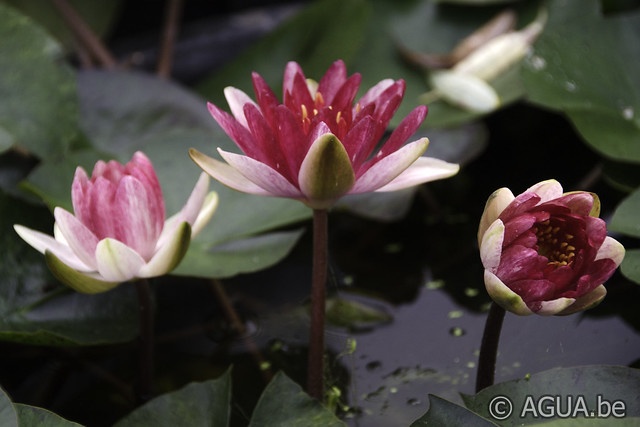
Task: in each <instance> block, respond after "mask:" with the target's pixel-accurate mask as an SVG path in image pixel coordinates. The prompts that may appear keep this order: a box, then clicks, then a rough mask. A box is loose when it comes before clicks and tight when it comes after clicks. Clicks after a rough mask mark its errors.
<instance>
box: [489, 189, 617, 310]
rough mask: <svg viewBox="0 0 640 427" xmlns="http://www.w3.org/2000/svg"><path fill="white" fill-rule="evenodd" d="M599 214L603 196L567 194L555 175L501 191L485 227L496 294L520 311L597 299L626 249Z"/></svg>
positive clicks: (573, 306) (575, 306) (578, 306)
mask: <svg viewBox="0 0 640 427" xmlns="http://www.w3.org/2000/svg"><path fill="white" fill-rule="evenodd" d="M599 213H600V202H599V199H598V197H597V195H595V194H593V193H589V192H585V191H575V192H569V193H563V190H562V186H561V185H560V183H558V182H557V181H555V180H547V181H543V182H540V183H538V184H536V185H534V186H532V187H531V188H529V189H528V190H527V191H525V192H524V193H522V194H520V195H518V196H517V197H514V195H513V193H512V192H511V191H510V190H509V189H507V188H501V189H499V190H497V191H496V192H494V193H493V194H492V195H491V197H490V198H489V200H488V201H487V204H486V207H485V210H484V213H483V215H482V219H481V221H480V227H479V230H478V243H479V245H480V257H481V259H482V264H483V265H484V268H485V270H484V282H485V286H486V289H487V292H488V293H489V295H490V296H491V297H492V299H493V300H494V301H495V302H496V303H498V304H499V305H500V306H502V307H503V308H504V309H506V310H508V311H511V312H513V313H516V314H518V315H528V314H533V313H535V314H540V315H556V314H558V315H565V314H571V313H575V312H578V311H581V310H585V309H588V308H591V307H593V306H595V305H597V304H598V303H599V302H600V301H601V300H602V299H603V298H604V297H605V295H606V293H607V291H606V289H605V287H604V285H603V283H604V282H605V281H606V280H608V279H609V278H610V277H611V275H612V274H613V273H614V271H615V270H616V268H617V267H618V266H619V265H620V263H621V262H622V259H623V258H624V254H625V250H624V247H623V246H622V245H621V244H620V243H619V242H618V241H616V240H615V239H613V238H612V237H609V236H607V229H606V223H605V222H604V221H603V220H602V219H600V218H598V215H599Z"/></svg>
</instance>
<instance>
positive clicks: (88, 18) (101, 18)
mask: <svg viewBox="0 0 640 427" xmlns="http://www.w3.org/2000/svg"><path fill="white" fill-rule="evenodd" d="M3 2H4V3H7V4H9V5H11V6H12V7H15V8H16V9H18V10H20V12H21V13H23V14H25V15H27V16H29V17H31V18H32V19H33V20H34V21H36V22H38V23H39V24H40V25H42V26H43V27H44V28H46V30H47V31H48V32H49V33H50V34H51V35H52V36H54V37H55V38H56V40H58V42H59V43H60V44H62V45H63V46H64V47H65V48H66V49H67V50H71V49H73V48H75V47H76V46H77V42H76V40H75V39H74V35H73V33H72V32H71V31H70V30H69V27H68V26H67V25H66V23H65V22H64V20H63V19H62V16H61V15H60V12H58V10H56V8H55V7H54V5H53V2H42V1H40V0H3ZM121 4H122V0H112V1H101V0H69V5H70V6H71V7H72V8H73V9H74V10H75V11H76V12H77V13H78V14H79V15H80V16H82V18H83V20H84V21H85V22H86V23H87V25H88V26H89V27H90V28H91V29H92V30H93V31H94V33H96V34H97V35H98V36H104V35H105V34H106V33H107V32H108V30H109V29H110V28H111V26H112V25H113V21H114V18H116V17H118V15H119V13H118V12H120V9H121Z"/></svg>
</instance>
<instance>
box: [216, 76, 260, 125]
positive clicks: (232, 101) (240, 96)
mask: <svg viewBox="0 0 640 427" xmlns="http://www.w3.org/2000/svg"><path fill="white" fill-rule="evenodd" d="M224 96H225V98H227V103H228V104H229V109H230V110H231V114H233V117H235V118H236V120H237V121H238V122H239V123H240V124H241V125H242V126H244V127H245V128H247V129H249V125H248V124H247V118H246V117H245V116H244V104H247V103H249V104H253V105H256V103H255V102H254V101H253V99H251V98H250V97H249V95H247V94H246V93H244V92H243V91H241V90H240V89H237V88H235V87H233V86H228V87H226V88H225V89H224ZM256 106H257V105H256ZM258 110H260V109H259V108H258Z"/></svg>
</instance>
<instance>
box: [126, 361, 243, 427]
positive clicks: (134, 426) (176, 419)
mask: <svg viewBox="0 0 640 427" xmlns="http://www.w3.org/2000/svg"><path fill="white" fill-rule="evenodd" d="M230 403H231V371H230V370H228V371H227V372H225V373H224V374H222V375H221V376H220V377H219V378H217V379H215V380H210V381H204V382H201V383H191V384H188V385H186V386H185V387H183V388H182V389H180V390H178V391H174V392H171V393H167V394H163V395H162V396H158V397H156V398H155V399H153V400H151V401H149V402H147V403H146V404H144V405H143V406H141V407H140V408H138V409H136V410H135V411H134V412H132V413H131V414H129V415H127V416H126V417H125V418H123V419H121V420H120V421H118V422H117V423H116V424H115V425H114V427H138V426H154V427H156V426H157V427H174V426H208V427H227V426H228V425H229V418H230Z"/></svg>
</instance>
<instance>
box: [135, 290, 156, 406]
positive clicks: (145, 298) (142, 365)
mask: <svg viewBox="0 0 640 427" xmlns="http://www.w3.org/2000/svg"><path fill="white" fill-rule="evenodd" d="M136 291H137V293H138V312H139V318H140V336H139V338H138V340H139V346H140V348H139V371H138V399H139V400H140V401H141V402H146V401H147V400H149V399H150V398H151V397H152V395H153V389H152V382H153V370H154V368H153V365H154V355H153V345H154V337H153V329H154V327H153V323H154V322H153V320H154V319H153V301H152V298H151V287H150V286H149V282H148V281H147V280H146V279H140V280H137V281H136Z"/></svg>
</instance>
